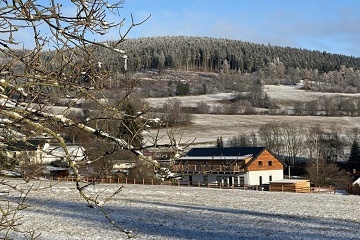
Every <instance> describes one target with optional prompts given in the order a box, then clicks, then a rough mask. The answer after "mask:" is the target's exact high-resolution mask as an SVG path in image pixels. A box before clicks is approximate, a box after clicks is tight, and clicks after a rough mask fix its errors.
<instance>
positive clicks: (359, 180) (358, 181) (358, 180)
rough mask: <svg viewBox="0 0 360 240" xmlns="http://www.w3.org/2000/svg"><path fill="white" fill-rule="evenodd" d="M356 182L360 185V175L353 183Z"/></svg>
mask: <svg viewBox="0 0 360 240" xmlns="http://www.w3.org/2000/svg"><path fill="white" fill-rule="evenodd" d="M355 184H359V185H360V177H359V178H358V179H356V181H355V182H353V185H355Z"/></svg>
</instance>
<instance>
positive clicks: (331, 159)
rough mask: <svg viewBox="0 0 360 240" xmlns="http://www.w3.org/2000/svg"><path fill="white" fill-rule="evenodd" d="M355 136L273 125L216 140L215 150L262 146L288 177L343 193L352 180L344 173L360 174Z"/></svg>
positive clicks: (355, 131) (316, 128) (350, 132)
mask: <svg viewBox="0 0 360 240" xmlns="http://www.w3.org/2000/svg"><path fill="white" fill-rule="evenodd" d="M359 134H360V132H359V130H358V128H354V129H351V130H348V131H344V130H342V129H341V128H339V127H336V126H333V127H332V128H331V130H330V131H326V130H324V129H323V128H322V127H321V126H320V125H314V126H310V127H308V126H302V125H299V124H295V123H288V122H280V121H274V122H269V123H267V124H264V125H263V126H261V127H260V128H259V129H258V130H257V131H254V132H251V133H249V134H239V135H237V136H233V137H231V138H229V139H227V140H226V141H224V140H223V138H222V137H218V138H217V140H216V146H217V147H239V146H259V145H261V146H265V147H266V148H267V149H268V150H270V151H271V152H273V153H274V154H275V155H277V156H278V157H279V158H280V159H282V160H283V161H284V162H285V163H286V164H287V166H290V170H291V172H290V173H291V175H297V176H306V177H307V178H309V179H310V180H311V182H312V183H313V184H314V185H316V186H324V185H335V186H336V187H340V188H343V189H344V187H346V186H348V185H349V184H350V180H354V179H351V178H350V175H349V174H348V173H352V172H353V171H358V170H360V147H359V142H358V141H359V136H360V135H359ZM354 169H355V170H354ZM347 172H348V173H347Z"/></svg>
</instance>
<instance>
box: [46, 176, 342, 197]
mask: <svg viewBox="0 0 360 240" xmlns="http://www.w3.org/2000/svg"><path fill="white" fill-rule="evenodd" d="M49 180H54V181H70V182H75V177H51V178H50V179H49ZM81 181H84V182H97V183H114V184H141V185H168V186H179V187H181V186H185V187H186V186H188V187H208V188H219V189H243V190H249V189H251V190H256V191H264V190H265V191H269V190H270V191H274V189H264V188H262V187H261V186H252V187H249V186H247V185H240V184H233V185H226V184H222V183H217V184H211V183H208V184H203V183H202V182H191V181H177V182H173V181H160V180H157V179H145V178H143V179H135V178H111V177H110V178H81ZM288 190H289V189H287V186H282V187H281V189H278V190H275V191H279V192H288ZM304 190H305V189H301V190H300V189H296V190H295V191H292V192H298V193H300V192H312V193H326V192H329V193H335V189H334V187H332V186H329V187H328V188H324V187H323V188H320V187H319V188H314V187H312V188H310V189H308V188H306V191H304Z"/></svg>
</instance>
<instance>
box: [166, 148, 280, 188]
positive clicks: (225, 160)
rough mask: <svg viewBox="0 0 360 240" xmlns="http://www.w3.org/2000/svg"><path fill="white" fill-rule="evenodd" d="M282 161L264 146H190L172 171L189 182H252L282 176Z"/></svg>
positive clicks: (259, 182) (265, 180) (194, 183)
mask: <svg viewBox="0 0 360 240" xmlns="http://www.w3.org/2000/svg"><path fill="white" fill-rule="evenodd" d="M283 169H284V163H283V162H282V161H281V160H279V159H278V158H277V157H276V156H275V155H274V154H273V153H271V152H270V151H269V150H267V149H266V148H265V147H231V148H192V149H191V150H190V151H189V152H188V153H187V154H186V155H185V156H184V157H181V158H180V159H178V160H176V161H175V164H174V165H173V166H172V172H174V173H177V174H181V175H182V176H183V180H184V181H187V182H188V183H189V184H192V185H198V184H201V185H210V184H214V185H220V184H221V185H222V186H256V185H262V184H268V183H269V182H271V181H275V180H281V179H283Z"/></svg>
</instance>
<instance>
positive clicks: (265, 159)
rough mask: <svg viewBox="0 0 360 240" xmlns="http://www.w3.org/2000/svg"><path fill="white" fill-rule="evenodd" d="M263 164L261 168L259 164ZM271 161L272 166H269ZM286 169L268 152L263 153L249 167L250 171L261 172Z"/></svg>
mask: <svg viewBox="0 0 360 240" xmlns="http://www.w3.org/2000/svg"><path fill="white" fill-rule="evenodd" d="M260 161H261V162H262V166H259V162H260ZM269 161H271V162H272V165H271V166H269ZM280 169H284V166H283V165H282V163H281V162H280V161H279V160H278V159H277V158H276V157H274V156H273V155H272V154H271V153H270V152H269V151H268V150H265V151H263V152H262V153H261V154H260V155H259V156H258V157H257V158H256V159H255V161H253V162H252V163H251V165H250V166H249V167H248V171H260V170H280Z"/></svg>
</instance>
